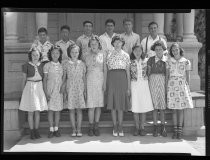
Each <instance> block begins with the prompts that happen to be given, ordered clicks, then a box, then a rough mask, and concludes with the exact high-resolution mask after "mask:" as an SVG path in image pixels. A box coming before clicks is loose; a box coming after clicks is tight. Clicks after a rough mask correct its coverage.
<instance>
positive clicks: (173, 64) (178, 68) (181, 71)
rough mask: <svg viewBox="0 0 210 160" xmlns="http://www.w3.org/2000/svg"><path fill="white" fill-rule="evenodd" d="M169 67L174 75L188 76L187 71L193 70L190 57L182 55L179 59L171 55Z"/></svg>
mask: <svg viewBox="0 0 210 160" xmlns="http://www.w3.org/2000/svg"><path fill="white" fill-rule="evenodd" d="M167 68H168V69H169V72H170V77H172V76H184V77H185V76H186V71H189V70H191V63H190V61H189V60H188V59H186V58H184V57H181V58H180V59H179V60H175V59H174V57H171V58H170V59H169V60H168V62H167Z"/></svg>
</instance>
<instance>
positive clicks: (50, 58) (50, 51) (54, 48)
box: [47, 46, 63, 63]
mask: <svg viewBox="0 0 210 160" xmlns="http://www.w3.org/2000/svg"><path fill="white" fill-rule="evenodd" d="M56 49H57V50H58V51H59V53H60V56H59V58H58V61H59V62H60V63H61V61H62V54H63V52H62V50H61V48H60V47H59V46H52V47H51V48H50V50H49V51H48V53H47V56H48V59H49V61H52V52H53V51H54V50H56Z"/></svg>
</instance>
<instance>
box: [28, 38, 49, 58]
mask: <svg viewBox="0 0 210 160" xmlns="http://www.w3.org/2000/svg"><path fill="white" fill-rule="evenodd" d="M52 46H53V44H52V43H50V42H49V41H46V42H45V43H44V44H42V43H41V42H40V41H39V40H35V41H34V43H33V44H32V45H31V49H30V51H31V50H32V48H36V49H38V51H39V52H41V54H42V58H41V61H42V62H44V61H48V60H49V59H48V56H47V53H48V52H49V50H50V48H51V47H52Z"/></svg>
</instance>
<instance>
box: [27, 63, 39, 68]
mask: <svg viewBox="0 0 210 160" xmlns="http://www.w3.org/2000/svg"><path fill="white" fill-rule="evenodd" d="M28 63H29V64H30V65H32V66H34V67H37V66H39V65H40V64H41V63H40V62H38V63H37V64H34V63H32V62H28Z"/></svg>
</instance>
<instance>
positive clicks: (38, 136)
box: [35, 129, 41, 139]
mask: <svg viewBox="0 0 210 160" xmlns="http://www.w3.org/2000/svg"><path fill="white" fill-rule="evenodd" d="M35 137H36V139H39V138H41V136H40V134H39V131H38V129H35Z"/></svg>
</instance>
